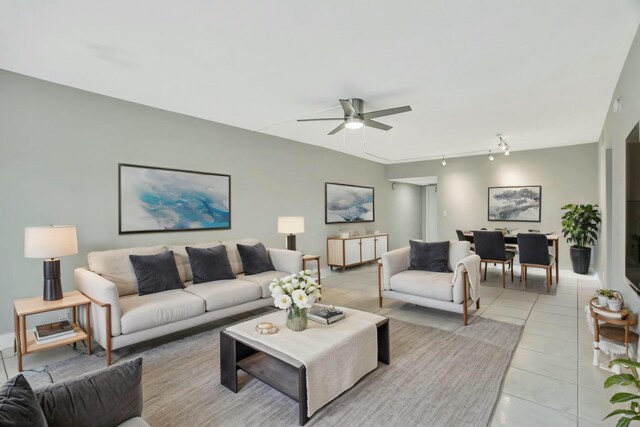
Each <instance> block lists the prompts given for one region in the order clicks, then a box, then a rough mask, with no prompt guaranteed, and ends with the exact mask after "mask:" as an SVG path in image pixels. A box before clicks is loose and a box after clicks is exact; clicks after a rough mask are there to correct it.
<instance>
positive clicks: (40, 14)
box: [0, 0, 640, 163]
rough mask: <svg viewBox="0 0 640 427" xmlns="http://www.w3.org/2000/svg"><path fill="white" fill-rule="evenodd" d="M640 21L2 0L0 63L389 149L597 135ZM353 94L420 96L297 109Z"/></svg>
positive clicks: (586, 15)
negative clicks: (348, 114) (352, 123)
mask: <svg viewBox="0 0 640 427" xmlns="http://www.w3.org/2000/svg"><path fill="white" fill-rule="evenodd" d="M639 22H640V2H639V1H638V0H616V1H606V0H563V1H558V0H538V1H526V0H518V1H516V0H492V1H474V0H466V1H461V0H441V1H425V0H420V1H417V0H414V1H402V2H400V1H393V2H392V1H384V0H378V1H354V0H350V1H345V0H342V1H334V0H330V1H327V0H324V1H315V2H311V1H294V0H279V1H273V0H254V1H233V2H232V1H213V0H199V1H195V0H185V1H169V0H164V1H159V0H140V1H128V0H127V1H124V0H117V1H102V2H96V1H86V0H78V1H69V0H66V1H65V0H58V1H36V0H19V1H16V0H0V68H4V69H7V70H11V71H15V72H18V73H22V74H26V75H29V76H34V77H38V78H41V79H44V80H49V81H52V82H56V83H60V84H64V85H68V86H72V87H76V88H80V89H84V90H88V91H91V92H96V93H100V94H104V95H109V96H112V97H116V98H120V99H125V100H128V101H133V102H138V103H141V104H145V105H150V106H153V107H157V108H162V109H165V110H169V111H175V112H179V113H183V114H188V115H191V116H195V117H201V118H204V119H208V120H212V121H216V122H221V123H226V124H229V125H233V126H238V127H241V128H246V129H251V130H256V131H259V132H264V133H268V134H272V135H277V136H282V137H285V138H290V139H293V140H296V141H301V142H304V143H309V144H314V145H319V146H322V147H327V148H330V149H334V150H338V151H343V152H346V153H351V154H354V155H357V156H361V157H364V158H369V159H372V160H378V161H382V162H383V163H390V162H401V161H407V160H411V159H419V158H430V157H433V158H435V157H439V156H441V155H456V154H458V155H459V154H465V153H472V152H478V151H481V150H485V149H489V148H493V147H495V145H496V144H497V140H496V138H495V134H496V133H497V132H502V133H503V134H504V136H505V138H506V140H507V141H508V142H509V143H510V144H511V145H512V147H513V150H523V149H531V148H539V147H548V146H559V145H570V144H580V143H587V142H593V141H596V140H597V139H598V137H599V133H600V130H601V128H602V124H603V122H604V118H605V115H606V112H607V109H608V108H609V103H610V100H611V96H612V93H613V90H614V87H615V84H616V82H617V79H618V76H619V74H620V71H621V69H622V66H623V63H624V60H625V58H626V56H627V53H628V50H629V47H630V45H631V42H632V40H633V37H634V34H635V32H636V30H637V28H638V23H639ZM349 97H359V98H363V99H364V100H365V110H366V111H371V110H377V109H384V108H389V107H396V106H401V105H406V104H409V105H411V106H412V107H413V111H412V112H410V113H406V114H401V115H398V116H392V117H387V118H380V119H379V121H381V122H383V123H387V124H389V125H392V126H394V129H392V130H390V131H389V132H384V131H380V130H376V129H365V130H364V131H363V130H352V131H347V133H345V132H341V133H339V134H337V135H334V136H327V135H326V134H327V133H328V132H329V131H330V130H331V129H333V127H335V126H337V124H339V122H319V123H297V122H296V121H295V119H298V118H305V117H326V116H336V115H338V116H339V115H341V109H340V108H339V104H338V101H337V100H338V99H339V98H349ZM367 153H370V154H367ZM376 156H377V157H376Z"/></svg>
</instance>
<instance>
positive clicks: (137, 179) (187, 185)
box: [118, 164, 231, 234]
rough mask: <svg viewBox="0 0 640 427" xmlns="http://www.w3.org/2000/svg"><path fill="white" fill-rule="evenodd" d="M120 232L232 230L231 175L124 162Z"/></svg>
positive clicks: (120, 170)
mask: <svg viewBox="0 0 640 427" xmlns="http://www.w3.org/2000/svg"><path fill="white" fill-rule="evenodd" d="M118 205H119V218H118V222H119V233H120V234H129V233H151V232H159V231H190V230H224V229H229V228H231V176H230V175H221V174H216V173H207V172H194V171H186V170H179V169H165V168H156V167H150V166H138V165H129V164H119V165H118Z"/></svg>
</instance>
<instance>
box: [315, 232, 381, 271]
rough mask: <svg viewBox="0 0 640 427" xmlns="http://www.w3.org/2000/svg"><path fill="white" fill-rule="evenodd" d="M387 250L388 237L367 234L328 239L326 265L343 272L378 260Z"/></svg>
mask: <svg viewBox="0 0 640 427" xmlns="http://www.w3.org/2000/svg"><path fill="white" fill-rule="evenodd" d="M388 250H389V235H388V234H386V233H381V234H368V235H364V236H356V237H347V238H344V239H343V238H341V237H329V238H328V239H327V263H328V264H329V267H331V269H332V270H333V267H340V268H342V270H344V269H345V268H347V267H351V266H354V265H360V264H365V263H367V262H372V261H375V260H377V259H379V258H380V257H381V256H382V254H383V253H385V252H387V251H388Z"/></svg>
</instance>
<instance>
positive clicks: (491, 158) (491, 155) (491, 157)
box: [488, 150, 494, 162]
mask: <svg viewBox="0 0 640 427" xmlns="http://www.w3.org/2000/svg"><path fill="white" fill-rule="evenodd" d="M488 157H489V160H491V161H492V162H493V158H494V157H493V154H491V150H489V156H488Z"/></svg>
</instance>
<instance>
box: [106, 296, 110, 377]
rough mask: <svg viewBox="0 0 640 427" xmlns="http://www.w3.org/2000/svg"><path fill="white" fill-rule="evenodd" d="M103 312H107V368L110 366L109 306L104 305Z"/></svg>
mask: <svg viewBox="0 0 640 427" xmlns="http://www.w3.org/2000/svg"><path fill="white" fill-rule="evenodd" d="M105 310H106V312H107V325H106V326H107V338H106V341H107V348H106V349H105V350H106V351H107V366H111V304H105Z"/></svg>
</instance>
